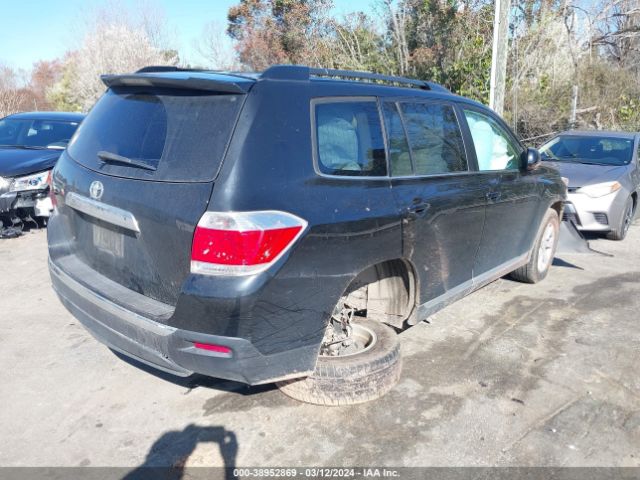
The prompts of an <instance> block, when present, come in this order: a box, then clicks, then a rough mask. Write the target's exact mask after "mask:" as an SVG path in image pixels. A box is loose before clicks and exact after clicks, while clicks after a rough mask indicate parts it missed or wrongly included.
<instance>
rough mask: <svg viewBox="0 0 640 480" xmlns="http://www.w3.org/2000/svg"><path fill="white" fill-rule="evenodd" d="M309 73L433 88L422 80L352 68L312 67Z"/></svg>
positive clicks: (326, 76) (427, 88)
mask: <svg viewBox="0 0 640 480" xmlns="http://www.w3.org/2000/svg"><path fill="white" fill-rule="evenodd" d="M309 75H310V76H313V77H321V78H337V79H345V80H350V79H355V80H364V81H365V82H371V83H382V84H391V85H394V86H409V87H414V88H421V89H423V90H431V87H430V85H429V84H428V83H426V82H423V81H422V80H415V79H412V78H404V77H395V76H392V75H381V74H379V73H369V72H357V71H351V70H332V69H330V68H311V69H309Z"/></svg>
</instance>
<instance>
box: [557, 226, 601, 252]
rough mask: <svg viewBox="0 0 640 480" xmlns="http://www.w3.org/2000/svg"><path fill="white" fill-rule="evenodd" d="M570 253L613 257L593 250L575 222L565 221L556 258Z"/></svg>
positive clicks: (561, 227)
mask: <svg viewBox="0 0 640 480" xmlns="http://www.w3.org/2000/svg"><path fill="white" fill-rule="evenodd" d="M569 253H597V254H600V255H604V256H606V257H611V256H613V255H610V254H608V253H604V252H599V251H598V250H594V249H593V248H591V246H590V245H589V241H588V240H587V239H586V238H585V237H584V235H583V234H582V233H581V232H580V230H578V228H577V227H576V224H575V223H573V220H564V221H562V222H560V238H558V247H557V248H556V256H557V255H562V254H569Z"/></svg>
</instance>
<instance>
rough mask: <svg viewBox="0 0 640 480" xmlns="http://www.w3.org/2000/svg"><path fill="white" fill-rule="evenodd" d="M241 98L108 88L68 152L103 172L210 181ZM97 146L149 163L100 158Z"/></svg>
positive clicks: (179, 180)
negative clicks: (134, 163) (127, 162)
mask: <svg viewBox="0 0 640 480" xmlns="http://www.w3.org/2000/svg"><path fill="white" fill-rule="evenodd" d="M242 99H243V96H242V95H228V94H210V93H200V92H191V91H184V90H170V89H153V90H148V89H146V90H142V89H140V88H131V87H126V88H124V87H118V88H111V89H109V90H108V91H107V93H105V95H103V96H102V98H101V99H100V100H98V102H97V103H96V105H95V106H94V107H93V109H92V110H91V112H90V113H89V115H88V116H87V118H86V119H85V120H84V122H83V123H82V124H81V126H80V128H79V129H78V133H77V134H76V136H75V137H74V138H73V140H72V141H71V143H70V145H69V148H68V154H69V155H70V156H71V157H72V158H73V159H74V160H75V161H77V162H79V163H80V164H82V165H84V166H86V167H88V168H90V169H93V170H97V171H100V172H102V173H105V174H108V175H114V176H120V177H127V178H141V179H149V180H157V181H171V182H202V181H211V180H213V178H214V177H215V175H216V173H217V171H218V168H219V167H220V163H221V162H222V157H223V155H224V152H225V150H226V146H227V144H228V143H229V139H230V137H231V133H232V131H233V127H234V125H235V123H236V119H237V117H238V113H239V111H240V109H241V106H242ZM100 152H107V153H110V154H114V155H117V156H120V157H125V158H126V159H131V160H133V161H135V162H138V163H142V164H144V165H147V166H149V167H150V168H149V169H145V168H137V167H134V166H130V165H125V164H123V163H111V162H109V163H107V162H104V161H103V160H101V159H100V158H99V156H98V153H100ZM152 169H155V170H152Z"/></svg>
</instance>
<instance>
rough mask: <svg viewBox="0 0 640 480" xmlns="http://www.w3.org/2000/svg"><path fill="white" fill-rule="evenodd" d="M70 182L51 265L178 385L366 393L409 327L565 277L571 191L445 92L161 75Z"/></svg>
mask: <svg viewBox="0 0 640 480" xmlns="http://www.w3.org/2000/svg"><path fill="white" fill-rule="evenodd" d="M103 80H104V82H105V84H106V85H107V86H108V87H109V88H108V90H107V92H106V93H105V95H104V96H103V97H102V98H101V99H100V100H99V101H98V102H97V104H96V105H95V106H94V108H93V109H92V111H91V113H90V114H89V115H88V116H87V119H86V120H85V122H84V123H83V126H82V129H81V131H80V132H79V133H78V135H77V136H76V137H75V138H74V140H73V141H72V143H71V145H70V146H69V148H68V149H67V151H66V152H65V153H64V154H63V155H62V157H61V158H60V161H59V162H58V164H57V166H56V168H55V170H54V174H53V191H54V198H55V200H56V203H57V211H56V213H55V214H54V216H53V217H52V219H51V222H50V225H49V230H48V235H49V254H50V263H49V267H50V271H51V277H52V281H53V286H54V288H55V290H56V292H57V293H58V295H59V297H60V299H61V301H62V302H63V303H64V305H65V306H66V307H67V308H68V309H69V311H70V312H72V313H73V315H75V316H76V317H77V318H78V319H79V320H80V321H81V322H82V323H83V324H84V325H85V326H86V328H87V329H88V330H89V331H90V332H91V333H92V334H93V335H94V336H95V337H96V338H98V339H99V340H100V341H101V342H103V343H105V344H106V345H108V346H109V347H111V348H112V349H114V350H117V351H119V352H123V353H125V354H126V355H128V356H130V357H133V358H135V359H138V360H140V361H142V362H144V363H147V364H150V365H152V366H154V367H157V368H158V369H161V370H166V371H168V372H172V373H175V374H177V375H190V374H192V373H193V372H197V373H200V374H205V375H210V376H213V377H220V378H225V379H231V380H238V381H241V382H246V383H249V384H260V383H266V382H274V381H278V382H280V383H279V385H280V386H281V388H282V389H283V391H284V392H285V393H287V394H288V395H291V396H293V397H295V398H298V399H301V400H304V401H310V402H316V403H321V404H344V403H355V402H361V401H366V400H369V399H372V398H376V397H378V396H380V395H382V394H383V393H385V392H386V391H388V390H389V389H390V388H391V387H392V386H393V385H394V383H395V382H396V381H397V379H398V377H399V374H400V366H401V361H400V354H399V344H398V339H397V336H396V335H395V331H394V330H393V329H391V328H390V327H389V326H388V325H391V326H393V327H395V328H396V329H402V328H405V327H407V326H409V325H413V324H416V323H417V322H419V321H421V320H423V319H425V318H427V317H428V316H429V315H431V314H433V313H434V312H435V311H437V310H438V309H440V308H442V307H443V306H445V305H447V304H448V303H450V302H452V301H454V300H456V299H459V298H461V297H463V296H464V295H466V294H468V293H470V292H471V291H473V290H475V289H477V288H479V287H481V286H482V285H485V284H486V283H488V282H491V281H492V280H494V279H496V278H498V277H500V276H502V275H505V274H508V273H510V272H511V273H512V275H513V276H514V277H515V278H517V279H520V280H523V281H526V282H537V281H539V280H541V279H542V278H544V277H545V275H546V274H547V272H548V270H549V266H550V264H551V262H552V259H553V255H554V249H555V246H556V241H557V237H558V223H559V218H560V215H561V212H562V204H563V201H564V200H565V195H566V187H565V185H564V183H563V182H562V180H561V178H560V176H559V175H558V173H557V172H556V171H555V170H553V169H551V168H547V167H544V166H541V164H540V163H539V155H538V152H537V151H536V150H526V149H525V148H524V147H523V146H522V145H521V144H520V142H519V141H518V140H517V139H516V138H515V137H514V136H513V134H512V133H511V131H510V130H509V128H508V127H507V126H506V125H505V124H504V122H503V121H502V120H501V119H500V118H499V117H498V116H496V115H495V114H494V113H492V112H491V111H490V110H488V109H487V108H486V107H484V106H482V105H480V104H478V103H475V102H473V101H470V100H467V99H465V98H462V97H458V96H455V95H452V94H451V93H449V92H448V91H447V90H445V89H444V88H442V87H440V86H438V85H435V84H433V83H429V82H423V81H417V80H409V79H404V78H396V77H384V76H379V75H372V74H365V73H359V72H342V71H332V70H317V69H311V68H308V67H301V66H275V67H272V68H269V69H268V70H266V71H265V72H263V73H262V74H254V75H250V74H242V75H241V74H231V73H229V74H221V73H213V72H206V71H184V70H178V69H167V68H159V67H158V68H156V69H154V68H147V69H143V71H141V72H138V73H136V74H131V75H119V76H105V77H103Z"/></svg>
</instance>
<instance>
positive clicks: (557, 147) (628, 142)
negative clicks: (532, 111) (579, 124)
mask: <svg viewBox="0 0 640 480" xmlns="http://www.w3.org/2000/svg"><path fill="white" fill-rule="evenodd" d="M540 153H541V155H542V158H543V160H554V161H567V162H577V163H596V164H603V165H626V164H627V163H629V162H630V161H631V159H632V158H633V139H632V138H619V137H599V136H598V137H588V136H582V135H562V136H560V137H556V138H554V139H553V140H551V141H550V142H548V143H547V144H545V145H543V146H542V148H540Z"/></svg>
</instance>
